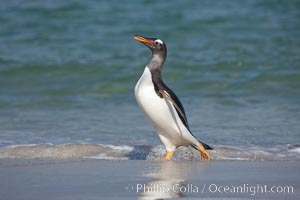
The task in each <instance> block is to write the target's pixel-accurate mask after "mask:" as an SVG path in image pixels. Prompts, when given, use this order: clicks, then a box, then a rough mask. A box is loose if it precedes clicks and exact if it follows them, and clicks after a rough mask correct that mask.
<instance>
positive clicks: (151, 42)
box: [134, 35, 153, 45]
mask: <svg viewBox="0 0 300 200" xmlns="http://www.w3.org/2000/svg"><path fill="white" fill-rule="evenodd" d="M134 39H135V40H137V41H139V42H142V43H146V44H148V45H153V41H152V40H151V39H149V38H145V37H143V36H139V35H136V36H135V37H134Z"/></svg>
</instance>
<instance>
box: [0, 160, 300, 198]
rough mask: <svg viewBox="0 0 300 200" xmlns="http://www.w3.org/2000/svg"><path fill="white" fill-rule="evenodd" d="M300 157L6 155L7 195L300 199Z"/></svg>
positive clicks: (1, 171) (1, 188)
mask: <svg viewBox="0 0 300 200" xmlns="http://www.w3.org/2000/svg"><path fill="white" fill-rule="evenodd" d="M299 168H300V162H294V161H291V162H278V161H264V162H259V161H255V162H251V161H211V162H200V161H145V160H139V161H136V160H128V161H106V160H72V161H70V160H68V161H66V160H64V161H62V160H13V159H11V160H7V159H2V160H0V180H1V181H0V197H1V199H15V200H18V199H22V200H26V199H30V200H35V199H39V200H40V199H43V200H47V199H51V200H52V199H64V200H69V199H70V200H76V199H178V198H181V197H184V198H185V199H200V198H201V199H232V198H236V199H300V193H299V191H300V178H299V177H300V170H299Z"/></svg>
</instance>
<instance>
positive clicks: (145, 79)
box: [135, 67, 191, 147]
mask: <svg viewBox="0 0 300 200" xmlns="http://www.w3.org/2000/svg"><path fill="white" fill-rule="evenodd" d="M135 97H136V100H137V103H138V105H139V106H140V108H141V110H142V111H143V112H144V113H145V115H146V116H147V117H148V119H149V120H150V121H151V123H152V125H153V126H154V127H155V128H156V129H157V132H158V134H159V135H160V137H161V136H163V137H164V138H166V140H168V141H167V143H171V144H169V145H168V144H165V145H166V147H167V146H170V145H171V146H172V145H173V146H174V147H177V146H182V145H187V144H185V143H186V142H187V141H186V140H189V139H188V138H189V137H190V136H191V134H190V133H189V131H188V130H187V128H186V127H185V126H184V124H183V123H182V122H181V120H180V118H179V116H178V114H177V112H176V110H175V108H174V106H173V105H172V103H171V102H170V101H169V100H166V99H164V98H160V97H159V96H158V95H157V94H156V92H155V90H154V85H153V82H152V78H151V72H150V70H149V68H148V67H146V68H145V70H144V73H143V75H142V76H141V77H140V79H139V81H138V82H137V84H136V86H135ZM161 139H162V137H161ZM163 142H164V141H163Z"/></svg>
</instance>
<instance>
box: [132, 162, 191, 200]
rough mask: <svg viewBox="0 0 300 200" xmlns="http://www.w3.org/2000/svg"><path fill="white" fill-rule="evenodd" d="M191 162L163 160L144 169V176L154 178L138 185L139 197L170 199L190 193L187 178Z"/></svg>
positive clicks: (140, 199) (142, 199)
mask: <svg viewBox="0 0 300 200" xmlns="http://www.w3.org/2000/svg"><path fill="white" fill-rule="evenodd" d="M191 166H192V165H191V162H178V161H161V162H157V165H154V166H151V167H150V168H148V169H146V170H145V171H144V177H147V178H151V179H153V180H152V181H149V182H146V183H144V184H139V185H137V191H138V199H139V200H146V199H147V200H151V199H153V200H154V199H170V198H181V197H185V196H187V195H188V192H189V191H188V187H189V186H188V185H189V183H188V182H187V178H188V177H189V173H190V172H191Z"/></svg>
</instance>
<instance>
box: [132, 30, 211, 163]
mask: <svg viewBox="0 0 300 200" xmlns="http://www.w3.org/2000/svg"><path fill="white" fill-rule="evenodd" d="M134 39H135V40H137V41H139V42H141V43H143V44H145V45H146V46H147V47H148V48H149V49H150V50H151V52H152V58H151V60H150V62H149V63H148V64H147V65H146V67H145V70H144V72H143V74H142V76H141V77H140V79H139V80H138V82H137V84H136V85H135V98H136V101H137V103H138V105H139V107H140V108H141V110H142V111H143V112H144V113H145V115H146V116H147V118H148V119H149V120H150V121H151V123H152V125H153V126H154V127H155V128H156V130H157V133H158V136H159V138H160V140H161V141H162V143H163V144H164V146H165V147H166V150H167V153H166V156H165V157H164V159H165V160H170V159H171V158H172V156H173V154H174V151H175V150H176V148H177V147H180V146H192V147H193V148H195V149H196V150H198V151H199V152H200V153H201V160H210V155H209V153H208V152H207V151H206V150H211V149H212V148H211V147H210V146H209V145H207V144H205V143H203V142H201V141H199V140H197V139H196V138H195V136H194V135H193V134H192V133H191V131H190V129H189V125H188V121H187V118H186V114H185V111H184V108H183V106H182V104H181V102H180V101H179V99H178V97H177V96H176V95H175V93H174V92H173V91H172V90H171V89H170V88H168V87H167V86H166V85H165V84H164V82H163V80H162V77H161V70H162V66H163V64H164V61H165V59H166V57H167V46H166V44H165V43H164V42H163V41H162V40H160V39H157V38H146V37H143V36H139V35H136V36H135V37H134Z"/></svg>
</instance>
